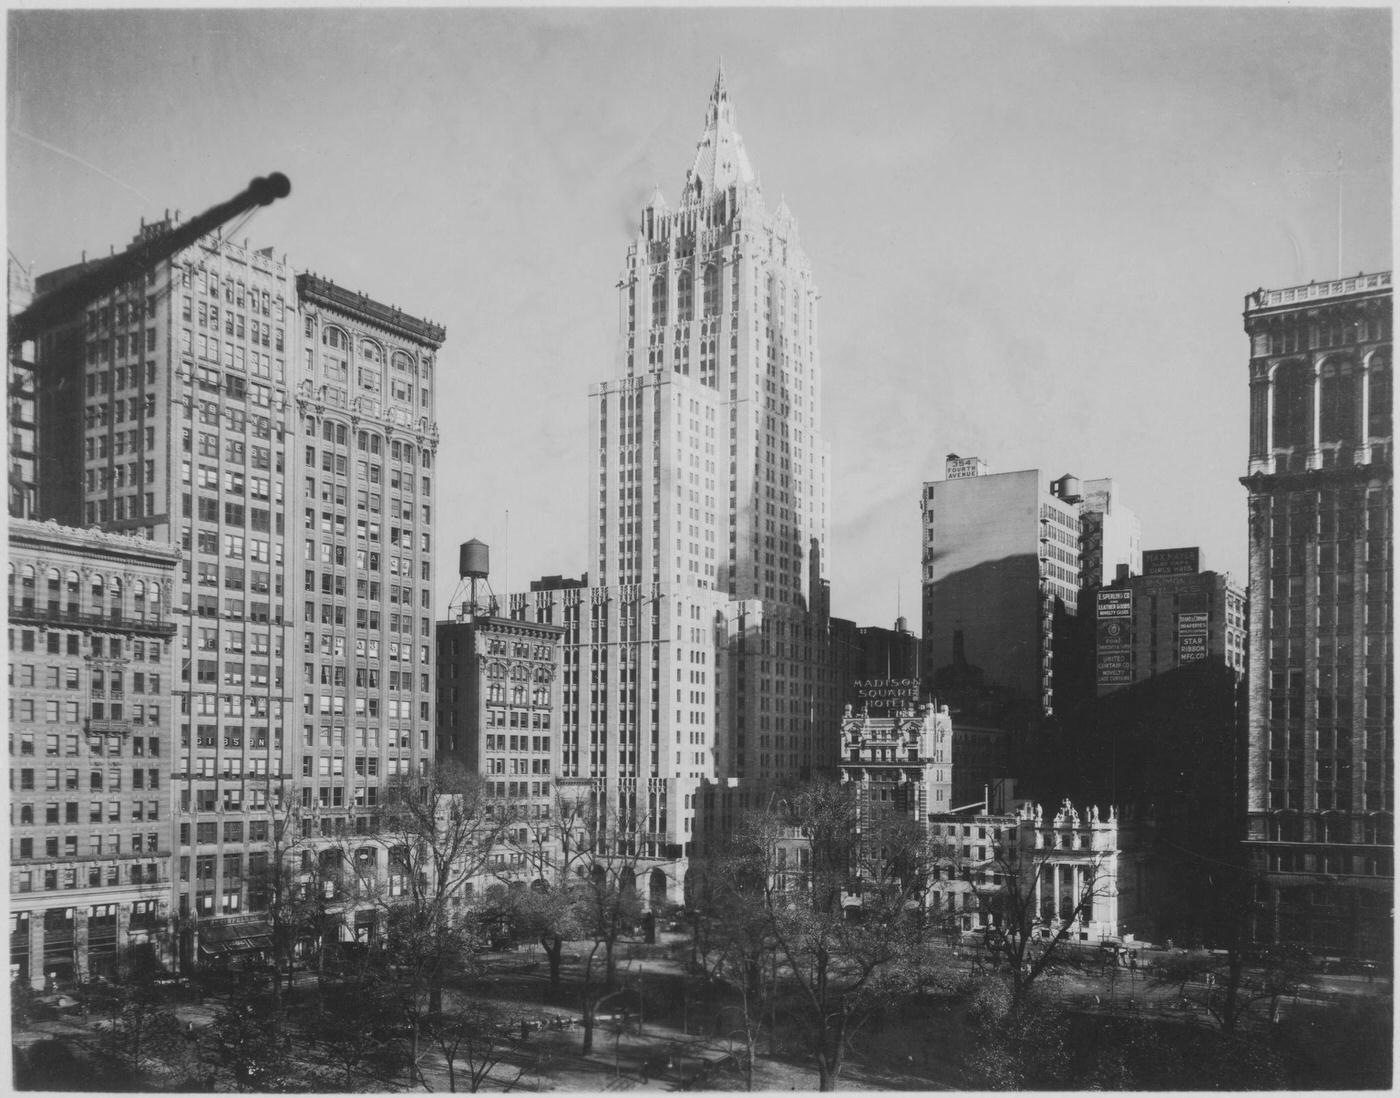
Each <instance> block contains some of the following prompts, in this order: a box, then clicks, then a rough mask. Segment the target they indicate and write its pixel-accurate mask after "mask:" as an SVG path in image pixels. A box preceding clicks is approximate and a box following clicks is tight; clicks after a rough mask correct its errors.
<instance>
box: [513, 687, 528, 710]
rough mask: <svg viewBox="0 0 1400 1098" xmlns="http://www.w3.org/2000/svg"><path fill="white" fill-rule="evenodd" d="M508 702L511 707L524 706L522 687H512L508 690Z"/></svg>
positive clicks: (523, 690) (523, 689)
mask: <svg viewBox="0 0 1400 1098" xmlns="http://www.w3.org/2000/svg"><path fill="white" fill-rule="evenodd" d="M510 701H511V704H512V705H524V704H525V688H524V687H523V686H512V687H511V688H510Z"/></svg>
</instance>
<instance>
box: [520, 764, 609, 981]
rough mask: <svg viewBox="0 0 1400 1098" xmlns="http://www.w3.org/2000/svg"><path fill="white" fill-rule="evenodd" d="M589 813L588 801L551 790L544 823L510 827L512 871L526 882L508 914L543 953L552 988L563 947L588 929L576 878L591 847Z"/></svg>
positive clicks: (583, 894)
mask: <svg viewBox="0 0 1400 1098" xmlns="http://www.w3.org/2000/svg"><path fill="white" fill-rule="evenodd" d="M591 809H592V802H591V801H590V799H589V798H588V797H586V796H584V797H580V796H578V795H577V793H575V794H572V795H571V794H569V793H565V792H563V791H556V793H555V797H554V803H553V804H552V805H551V814H550V817H549V818H548V819H546V820H534V821H532V823H531V824H530V826H528V827H513V828H511V832H512V837H511V840H510V846H511V849H512V853H513V854H514V856H515V858H516V859H517V861H518V863H519V866H518V872H519V873H520V874H522V875H523V876H524V877H525V878H527V879H528V884H527V886H526V887H525V888H523V889H519V888H517V889H513V890H512V891H511V893H510V896H511V900H512V912H511V914H512V917H513V918H514V920H515V923H516V927H517V928H518V929H519V930H520V931H521V932H522V933H524V934H528V935H530V936H531V937H533V938H536V939H537V940H538V941H539V943H540V946H541V947H542V948H543V949H544V953H545V957H546V958H547V959H548V961H549V982H550V984H551V985H552V986H554V987H558V986H559V983H560V968H561V966H562V964H563V958H564V943H565V942H566V941H571V940H575V939H578V938H582V937H585V935H586V932H587V929H588V919H589V900H590V897H589V896H588V895H587V894H586V891H585V887H584V884H583V881H582V880H581V877H583V876H587V873H588V870H589V868H590V867H589V866H588V865H587V864H586V863H587V861H588V859H589V857H590V855H591V852H592V850H593V848H594V846H595V842H594V834H593V830H594V829H593V828H592V827H591V826H590V825H589V824H588V821H587V820H586V818H585V817H586V814H587V813H588V812H589V811H591ZM521 883H525V882H521Z"/></svg>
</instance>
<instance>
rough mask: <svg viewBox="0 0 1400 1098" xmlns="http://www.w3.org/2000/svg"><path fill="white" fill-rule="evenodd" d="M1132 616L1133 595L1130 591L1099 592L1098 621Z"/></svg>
mask: <svg viewBox="0 0 1400 1098" xmlns="http://www.w3.org/2000/svg"><path fill="white" fill-rule="evenodd" d="M1132 616H1133V593H1132V592H1131V591H1114V590H1111V589H1110V590H1107V591H1100V592H1099V621H1104V620H1105V619H1107V618H1131V617H1132Z"/></svg>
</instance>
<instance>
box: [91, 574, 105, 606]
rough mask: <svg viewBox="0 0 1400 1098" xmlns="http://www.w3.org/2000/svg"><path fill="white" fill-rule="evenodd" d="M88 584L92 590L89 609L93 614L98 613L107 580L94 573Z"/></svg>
mask: <svg viewBox="0 0 1400 1098" xmlns="http://www.w3.org/2000/svg"><path fill="white" fill-rule="evenodd" d="M90 585H91V591H92V606H91V610H92V612H93V613H94V614H100V613H102V593H103V592H104V591H106V590H107V580H106V579H105V578H103V577H102V576H99V575H97V574H96V573H94V574H93V577H92V579H91V581H90Z"/></svg>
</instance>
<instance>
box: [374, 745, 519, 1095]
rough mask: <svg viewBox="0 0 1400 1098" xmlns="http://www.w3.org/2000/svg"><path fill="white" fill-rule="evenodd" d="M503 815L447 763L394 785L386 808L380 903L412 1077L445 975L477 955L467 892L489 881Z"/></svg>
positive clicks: (476, 783) (481, 787)
mask: <svg viewBox="0 0 1400 1098" xmlns="http://www.w3.org/2000/svg"><path fill="white" fill-rule="evenodd" d="M498 808H500V806H499V805H497V804H496V803H495V802H494V801H493V800H492V799H491V797H490V796H489V794H488V792H487V787H486V785H485V783H484V782H483V781H482V780H481V779H480V778H479V777H478V776H477V775H475V774H473V773H471V772H470V771H468V770H466V769H465V768H463V767H460V766H457V765H455V764H446V765H443V766H438V767H434V768H432V769H430V770H426V771H425V772H423V773H420V774H415V775H412V776H410V777H409V778H407V779H406V780H404V781H402V782H400V783H399V784H397V785H395V786H391V787H390V788H389V790H388V791H387V795H386V797H385V801H384V804H383V807H382V809H381V813H380V833H379V838H380V841H381V842H383V843H384V844H385V845H386V846H387V848H388V865H387V879H386V880H384V881H383V882H382V883H381V887H380V890H379V897H378V898H379V902H380V904H381V906H382V911H383V914H384V916H385V922H386V926H385V941H386V943H387V960H388V962H389V964H390V965H391V966H392V968H391V970H392V971H393V973H394V974H395V976H396V978H397V983H398V986H399V988H400V999H401V1005H402V1009H403V1013H404V1017H405V1019H406V1021H407V1023H408V1026H409V1032H410V1044H411V1066H410V1075H411V1076H412V1077H413V1078H418V1077H419V1076H420V1074H421V1073H420V1072H419V1071H418V1067H417V1064H418V1061H419V1059H420V1057H421V1055H422V1047H423V1046H422V1031H423V1024H424V1020H425V1018H426V1017H427V1016H429V1015H434V1014H441V1013H442V993H443V987H444V982H445V980H446V978H447V976H448V973H449V972H450V971H451V970H452V969H453V968H454V967H458V966H460V965H461V964H462V963H463V962H464V961H466V960H468V959H469V958H470V957H471V956H472V949H473V946H474V944H475V943H476V942H477V941H478V940H479V927H478V924H477V921H476V919H475V917H474V911H473V909H472V906H471V904H470V903H469V902H468V895H469V890H468V885H470V884H472V883H473V882H474V881H476V880H478V879H480V878H482V877H483V876H484V875H485V874H486V871H487V867H488V865H489V862H490V858H491V855H492V851H493V849H494V848H495V847H497V846H498V845H499V844H500V843H501V841H502V837H503V834H504V832H505V829H506V828H507V826H508V825H509V823H510V815H509V813H507V812H502V811H498V810H497V809H498Z"/></svg>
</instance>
